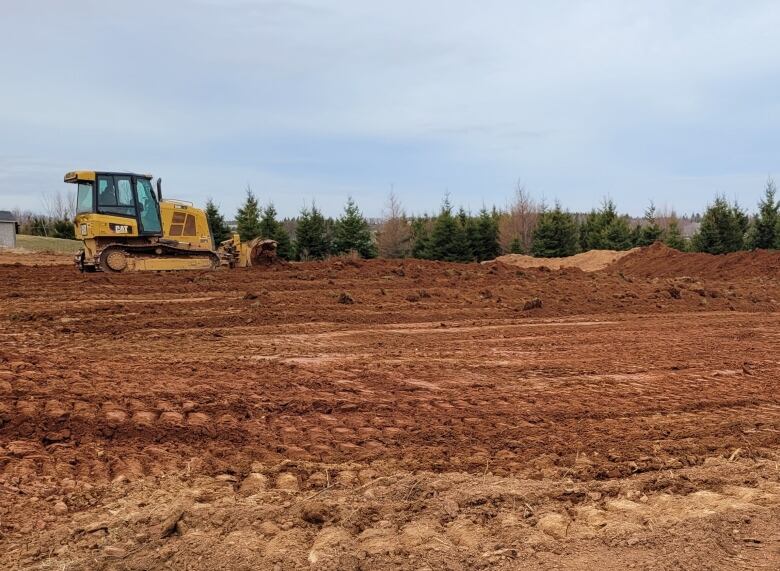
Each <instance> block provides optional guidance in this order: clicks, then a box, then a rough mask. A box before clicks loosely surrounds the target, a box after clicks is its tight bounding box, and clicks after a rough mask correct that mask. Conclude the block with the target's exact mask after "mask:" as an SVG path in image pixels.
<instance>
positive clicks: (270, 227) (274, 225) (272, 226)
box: [260, 204, 292, 260]
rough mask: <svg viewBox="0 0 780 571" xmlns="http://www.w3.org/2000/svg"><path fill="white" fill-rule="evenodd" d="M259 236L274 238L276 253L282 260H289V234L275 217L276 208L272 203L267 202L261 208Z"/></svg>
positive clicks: (290, 249)
mask: <svg viewBox="0 0 780 571" xmlns="http://www.w3.org/2000/svg"><path fill="white" fill-rule="evenodd" d="M260 237H261V238H265V239H268V240H276V254H277V255H278V256H279V257H280V258H282V259H283V260H289V259H290V257H291V256H292V246H291V244H290V235H289V234H288V233H287V230H285V229H284V226H282V223H281V222H279V221H278V220H277V219H276V208H275V207H274V205H273V204H269V205H268V206H266V207H265V208H264V209H263V214H262V216H261V218H260Z"/></svg>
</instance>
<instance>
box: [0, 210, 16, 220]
mask: <svg viewBox="0 0 780 571" xmlns="http://www.w3.org/2000/svg"><path fill="white" fill-rule="evenodd" d="M0 222H16V218H15V217H14V215H13V214H11V213H10V212H9V211H8V210H0Z"/></svg>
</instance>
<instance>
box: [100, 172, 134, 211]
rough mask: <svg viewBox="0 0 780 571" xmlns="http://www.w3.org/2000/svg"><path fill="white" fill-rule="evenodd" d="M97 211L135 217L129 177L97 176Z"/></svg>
mask: <svg viewBox="0 0 780 571" xmlns="http://www.w3.org/2000/svg"><path fill="white" fill-rule="evenodd" d="M97 184H98V210H99V211H100V212H105V213H109V214H122V215H124V216H133V217H135V200H134V199H133V187H132V185H131V183H130V177H129V176H108V175H98V177H97Z"/></svg>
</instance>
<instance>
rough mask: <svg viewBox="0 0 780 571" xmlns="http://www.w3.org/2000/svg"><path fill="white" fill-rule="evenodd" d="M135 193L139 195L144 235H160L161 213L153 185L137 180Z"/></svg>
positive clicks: (146, 181) (143, 179)
mask: <svg viewBox="0 0 780 571" xmlns="http://www.w3.org/2000/svg"><path fill="white" fill-rule="evenodd" d="M135 191H136V194H138V212H139V214H140V216H141V228H142V230H143V232H144V233H160V232H162V225H161V224H160V212H159V211H158V210H157V201H156V200H155V198H154V192H153V191H152V183H151V182H149V180H148V179H145V178H137V179H135Z"/></svg>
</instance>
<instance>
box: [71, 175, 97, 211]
mask: <svg viewBox="0 0 780 571" xmlns="http://www.w3.org/2000/svg"><path fill="white" fill-rule="evenodd" d="M93 210H95V196H94V194H92V183H91V182H80V183H79V189H78V192H77V193H76V214H81V213H82V212H92V211H93Z"/></svg>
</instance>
